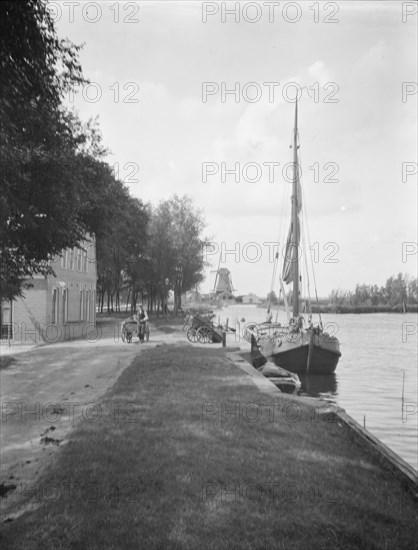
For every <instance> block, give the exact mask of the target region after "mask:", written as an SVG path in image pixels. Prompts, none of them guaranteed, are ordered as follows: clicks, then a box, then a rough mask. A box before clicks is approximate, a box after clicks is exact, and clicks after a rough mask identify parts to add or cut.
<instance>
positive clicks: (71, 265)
mask: <svg viewBox="0 0 418 550" xmlns="http://www.w3.org/2000/svg"><path fill="white" fill-rule="evenodd" d="M70 269H74V248H72V249H71V250H70Z"/></svg>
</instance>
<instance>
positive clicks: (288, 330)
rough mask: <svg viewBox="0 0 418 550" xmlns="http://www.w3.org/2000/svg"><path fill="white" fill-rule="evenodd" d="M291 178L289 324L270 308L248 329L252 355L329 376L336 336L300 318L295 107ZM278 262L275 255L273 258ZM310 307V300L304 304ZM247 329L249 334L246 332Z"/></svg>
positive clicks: (285, 272)
mask: <svg viewBox="0 0 418 550" xmlns="http://www.w3.org/2000/svg"><path fill="white" fill-rule="evenodd" d="M292 147H293V178H292V196H291V205H292V212H291V221H290V228H289V232H288V237H287V242H286V253H285V256H284V262H283V269H282V279H281V281H280V283H281V291H280V293H282V292H283V298H284V301H285V305H286V309H287V311H288V323H287V324H286V325H283V326H282V325H281V324H280V323H277V322H275V323H274V322H272V321H271V319H272V315H271V312H270V304H269V306H268V317H267V321H266V322H265V323H262V324H261V325H254V326H253V327H252V328H251V327H248V328H247V336H248V332H249V333H250V338H251V344H252V345H251V348H252V354H253V357H254V358H255V359H258V362H259V363H260V359H262V360H264V362H265V360H270V361H273V362H274V363H275V364H276V365H278V366H280V367H282V368H284V369H286V370H288V371H291V372H295V373H303V374H331V373H333V372H334V371H335V369H336V367H337V364H338V360H339V358H340V357H341V351H340V344H339V341H338V339H337V338H336V337H335V336H332V335H330V334H328V333H326V332H325V331H324V328H323V325H322V319H321V317H320V321H319V323H317V324H315V325H314V324H313V323H312V314H311V312H310V311H308V322H306V319H305V317H304V316H303V315H301V312H300V309H301V307H300V306H301V297H300V292H299V287H300V283H301V274H300V273H301V269H300V258H299V245H300V241H301V230H300V229H301V228H300V219H299V217H300V215H301V211H302V190H301V184H300V180H299V170H298V167H299V163H298V149H299V145H298V104H297V101H296V105H295V126H294V131H293V143H292ZM276 258H277V259H278V254H276ZM283 283H285V284H292V285H293V288H292V314H290V308H289V306H288V304H287V300H286V294H285V290H284V288H283V286H284V285H283ZM307 304H308V307H310V300H308V302H307ZM248 329H249V330H248Z"/></svg>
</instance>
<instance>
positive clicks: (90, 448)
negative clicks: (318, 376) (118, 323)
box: [2, 345, 417, 550]
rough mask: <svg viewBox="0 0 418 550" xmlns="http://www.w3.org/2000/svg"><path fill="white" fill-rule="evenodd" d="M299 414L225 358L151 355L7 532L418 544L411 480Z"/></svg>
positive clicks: (84, 544) (47, 538)
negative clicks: (406, 487) (406, 484)
mask: <svg viewBox="0 0 418 550" xmlns="http://www.w3.org/2000/svg"><path fill="white" fill-rule="evenodd" d="M288 403H289V402H288V401H286V400H284V399H283V398H281V397H280V395H278V396H277V397H274V398H272V397H269V396H268V395H264V394H261V393H259V391H258V390H257V388H256V387H255V386H254V385H253V383H252V382H251V381H250V378H249V377H248V376H247V375H245V374H244V373H243V372H242V371H241V370H240V369H238V368H237V367H235V366H234V365H232V363H230V362H228V361H227V360H226V359H225V357H224V352H223V351H222V350H219V349H218V350H216V349H214V348H210V347H207V348H198V347H193V346H185V345H177V346H166V345H164V346H159V347H157V348H155V349H152V350H148V351H146V350H145V349H143V353H141V354H140V355H138V357H137V358H136V360H135V361H134V362H133V363H132V364H131V365H130V366H129V367H128V368H127V369H125V371H124V372H123V373H122V375H121V376H120V378H119V380H118V381H117V382H116V384H115V386H114V387H113V388H112V389H111V391H110V392H109V393H108V394H106V397H105V398H104V399H103V400H102V402H101V404H100V406H101V414H100V416H99V417H98V418H97V417H96V420H97V421H96V422H92V421H83V422H81V423H80V424H79V425H78V427H77V428H76V430H75V431H74V432H73V434H72V437H71V440H70V441H69V442H68V444H67V445H65V446H64V447H63V448H62V449H60V451H59V454H58V458H57V461H56V463H55V464H54V465H53V467H51V469H50V471H49V472H48V473H47V475H45V476H44V477H43V479H42V480H41V482H40V483H39V486H38V487H37V491H36V493H35V495H33V496H32V500H31V502H33V503H34V504H35V505H38V508H36V509H35V510H33V511H31V512H26V513H25V514H24V515H22V516H21V517H19V518H17V519H16V520H14V521H12V522H9V523H6V524H3V534H2V539H3V548H19V549H20V548H26V549H28V548H43V549H44V548H144V549H147V550H150V549H153V548H190V549H195V548H204V549H210V548H213V549H216V550H220V549H223V548H225V549H226V548H248V549H250V548H251V549H257V548H259V549H268V548H283V549H286V550H287V549H303V550H305V549H306V548H309V549H316V548H317V549H319V548H321V549H333V550H336V549H345V550H346V549H358V548H368V549H378V548H397V549H402V548H405V549H410V548H413V547H415V544H416V540H417V538H416V537H417V532H416V527H414V525H415V526H416V524H414V520H415V507H414V503H413V502H412V500H411V499H410V497H409V496H408V495H407V494H406V493H404V492H403V490H402V487H400V485H399V483H398V482H397V481H396V480H395V479H393V478H392V477H391V476H390V475H389V474H388V473H387V472H386V471H385V470H384V469H382V468H381V467H380V466H379V465H378V464H377V463H376V462H375V461H374V459H372V458H370V457H368V456H367V454H366V453H365V452H364V451H363V450H362V449H361V448H360V447H357V446H356V445H355V444H354V443H352V441H351V440H350V438H349V436H348V434H347V432H346V431H345V430H344V429H343V428H342V427H341V426H340V425H339V424H338V423H336V422H329V421H328V422H324V421H319V420H318V418H317V416H316V415H313V414H312V409H310V408H309V407H307V406H305V405H303V404H300V405H297V406H296V408H295V405H293V406H292V408H289V407H288ZM22 497H23V494H22Z"/></svg>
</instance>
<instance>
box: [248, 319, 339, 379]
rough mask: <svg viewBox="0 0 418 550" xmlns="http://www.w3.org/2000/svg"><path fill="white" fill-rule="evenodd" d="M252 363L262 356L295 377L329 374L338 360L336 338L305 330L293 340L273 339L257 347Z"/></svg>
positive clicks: (335, 366) (261, 342) (260, 361)
mask: <svg viewBox="0 0 418 550" xmlns="http://www.w3.org/2000/svg"><path fill="white" fill-rule="evenodd" d="M253 347H254V346H253ZM257 348H258V352H259V354H258V356H257V353H256V350H254V357H255V360H256V361H257V362H259V363H262V359H261V357H264V358H265V359H267V360H270V361H273V362H274V363H275V364H276V365H278V366H280V367H283V368H284V369H286V370H288V371H290V372H295V373H297V374H332V373H333V372H334V371H335V369H336V368H337V364H338V361H339V359H340V357H341V352H340V346H339V342H338V340H337V338H335V337H333V336H329V335H328V334H326V333H320V334H317V333H312V332H311V331H309V330H308V331H304V332H303V333H301V334H299V335H298V336H297V337H295V338H294V339H293V340H286V339H283V338H281V337H280V336H273V337H271V338H267V339H265V340H264V341H263V340H262V341H260V342H259V343H258V345H257Z"/></svg>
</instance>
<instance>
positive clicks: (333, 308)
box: [312, 304, 418, 313]
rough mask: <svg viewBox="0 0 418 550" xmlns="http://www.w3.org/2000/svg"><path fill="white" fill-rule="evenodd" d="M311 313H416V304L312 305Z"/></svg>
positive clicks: (417, 311) (417, 307)
mask: <svg viewBox="0 0 418 550" xmlns="http://www.w3.org/2000/svg"><path fill="white" fill-rule="evenodd" d="M312 313H418V304H406V306H405V307H403V306H393V307H391V306H350V305H342V306H339V305H315V304H313V305H312Z"/></svg>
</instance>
